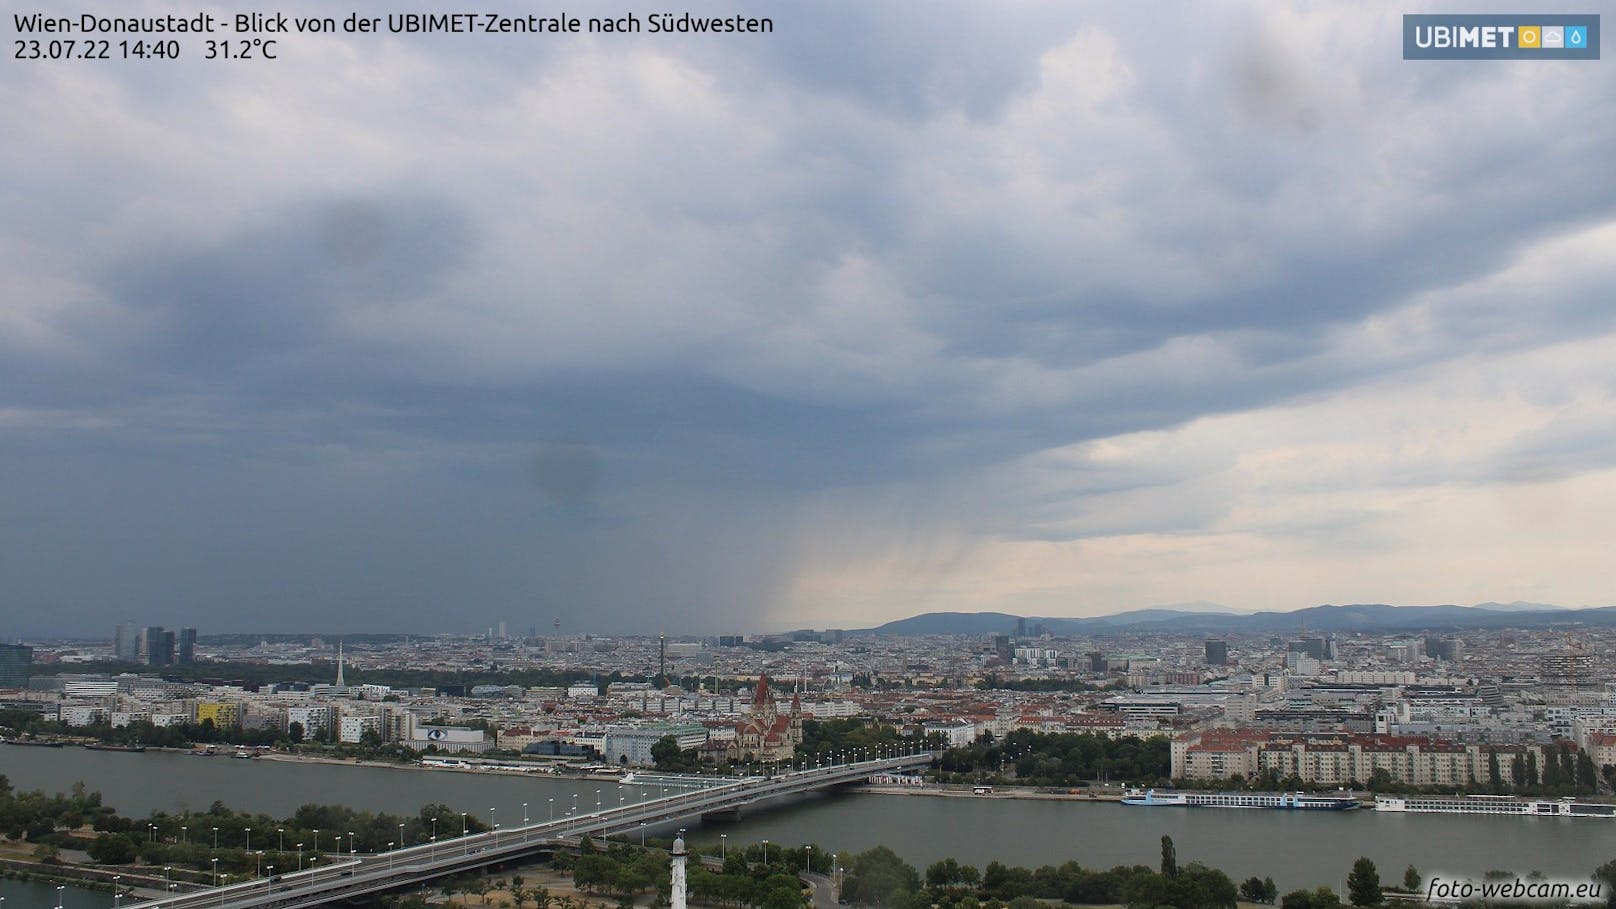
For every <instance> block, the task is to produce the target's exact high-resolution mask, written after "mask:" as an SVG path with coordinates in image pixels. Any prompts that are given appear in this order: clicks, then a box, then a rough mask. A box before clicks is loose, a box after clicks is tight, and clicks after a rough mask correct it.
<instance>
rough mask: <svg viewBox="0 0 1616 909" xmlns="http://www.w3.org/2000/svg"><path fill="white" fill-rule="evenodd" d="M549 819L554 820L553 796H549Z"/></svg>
mask: <svg viewBox="0 0 1616 909" xmlns="http://www.w3.org/2000/svg"><path fill="white" fill-rule="evenodd" d="M550 820H552V821H554V820H555V796H553V795H552V796H550Z"/></svg>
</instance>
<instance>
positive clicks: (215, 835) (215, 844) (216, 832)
mask: <svg viewBox="0 0 1616 909" xmlns="http://www.w3.org/2000/svg"><path fill="white" fill-rule="evenodd" d="M213 848H214V849H218V848H219V828H218V827H215V828H213Z"/></svg>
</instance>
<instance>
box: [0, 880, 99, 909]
mask: <svg viewBox="0 0 1616 909" xmlns="http://www.w3.org/2000/svg"><path fill="white" fill-rule="evenodd" d="M121 880H123V875H121V874H114V875H113V876H112V909H118V901H119V900H121V899H123V888H122V887H120V886H118V882H119V881H121ZM4 906H5V897H3V896H0V907H4Z"/></svg>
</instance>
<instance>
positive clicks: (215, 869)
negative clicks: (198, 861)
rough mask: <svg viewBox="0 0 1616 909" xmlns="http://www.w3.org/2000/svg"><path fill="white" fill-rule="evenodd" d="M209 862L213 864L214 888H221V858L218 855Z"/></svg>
mask: <svg viewBox="0 0 1616 909" xmlns="http://www.w3.org/2000/svg"><path fill="white" fill-rule="evenodd" d="M208 861H210V862H212V863H213V886H215V887H217V886H219V857H218V856H217V855H216V856H214V857H213V858H211V859H208Z"/></svg>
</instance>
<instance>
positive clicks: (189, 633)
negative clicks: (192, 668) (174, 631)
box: [179, 628, 196, 663]
mask: <svg viewBox="0 0 1616 909" xmlns="http://www.w3.org/2000/svg"><path fill="white" fill-rule="evenodd" d="M179 658H180V662H181V663H194V662H196V629H195V628H181V629H180V646H179Z"/></svg>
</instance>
